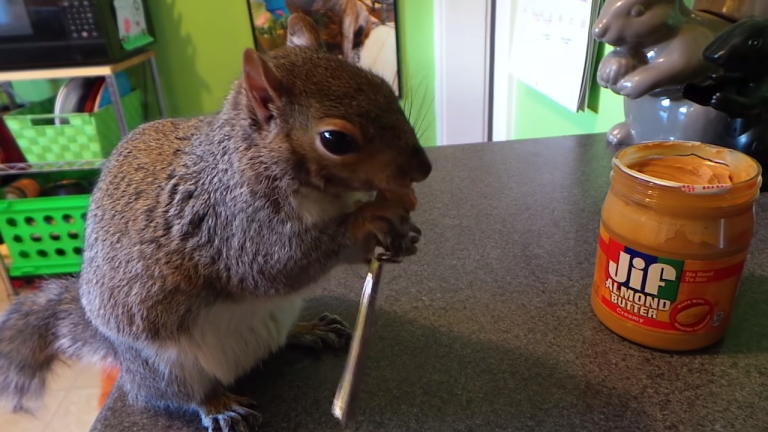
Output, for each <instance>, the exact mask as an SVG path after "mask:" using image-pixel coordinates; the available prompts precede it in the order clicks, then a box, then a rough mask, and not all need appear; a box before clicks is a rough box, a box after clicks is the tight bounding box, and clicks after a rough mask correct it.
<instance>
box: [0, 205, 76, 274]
mask: <svg viewBox="0 0 768 432" xmlns="http://www.w3.org/2000/svg"><path fill="white" fill-rule="evenodd" d="M90 198H91V197H90V195H69V196H61V197H44V198H26V199H17V200H2V201H0V234H2V236H3V239H4V240H5V244H6V245H7V247H8V252H9V253H10V256H11V265H10V267H9V269H8V273H9V274H10V275H11V276H12V277H31V276H47V275H57V274H67V273H78V272H79V271H80V267H81V266H82V263H83V257H82V255H83V243H84V239H83V235H84V233H85V214H86V211H87V210H88V203H89V201H90Z"/></svg>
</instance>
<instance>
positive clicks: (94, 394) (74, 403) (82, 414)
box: [43, 389, 100, 432]
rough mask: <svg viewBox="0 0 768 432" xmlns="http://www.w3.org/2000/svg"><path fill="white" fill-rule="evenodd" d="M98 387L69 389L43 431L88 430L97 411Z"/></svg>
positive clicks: (69, 431) (86, 431) (67, 431)
mask: <svg viewBox="0 0 768 432" xmlns="http://www.w3.org/2000/svg"><path fill="white" fill-rule="evenodd" d="M99 393H100V391H99V389H84V390H79V389H78V390H70V391H69V392H67V394H66V399H65V400H64V401H63V402H62V403H61V405H59V409H58V410H56V412H55V413H54V414H53V417H52V418H51V421H50V423H48V426H47V428H46V429H43V432H88V430H89V429H90V428H91V425H92V424H93V421H94V420H96V415H98V413H99V407H98V400H99Z"/></svg>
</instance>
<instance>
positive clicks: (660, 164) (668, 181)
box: [592, 141, 762, 351]
mask: <svg viewBox="0 0 768 432" xmlns="http://www.w3.org/2000/svg"><path fill="white" fill-rule="evenodd" d="M761 176H762V168H761V167H760V165H759V164H758V163H757V162H756V161H755V160H754V159H752V158H750V157H748V156H746V155H744V154H743V153H739V152H737V151H734V150H729V149H725V148H722V147H717V146H712V145H706V144H700V143H692V142H677V141H664V142H651V143H643V144H638V145H635V146H632V147H628V148H626V149H624V150H622V151H620V152H619V153H618V154H617V155H616V156H615V157H614V159H613V169H612V172H611V187H610V189H609V191H608V195H607V196H606V198H605V202H604V204H603V208H602V217H601V224H600V236H599V239H598V250H597V260H596V263H595V276H594V282H593V286H592V309H593V311H594V313H595V314H596V315H597V318H598V319H599V320H600V321H601V322H602V323H603V324H605V326H606V327H608V328H609V329H610V330H612V331H613V332H614V333H616V334H618V335H620V336H622V337H624V338H625V339H628V340H630V341H632V342H635V343H638V344H640V345H644V346H646V347H650V348H656V349H661V350H671V351H688V350H695V349H699V348H704V347H706V346H708V345H711V344H713V343H715V342H717V341H718V340H720V339H721V338H722V337H723V336H724V334H725V332H726V329H727V327H728V323H729V321H730V319H731V312H732V310H733V303H734V300H735V298H736V293H737V291H738V286H739V282H740V279H741V274H742V271H743V269H744V263H745V260H746V258H747V253H748V251H749V247H750V243H751V241H752V236H753V231H754V220H755V216H754V204H755V200H756V199H757V197H758V195H759V190H760V185H761V182H762V177H761Z"/></svg>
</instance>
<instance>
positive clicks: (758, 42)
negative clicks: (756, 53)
mask: <svg viewBox="0 0 768 432" xmlns="http://www.w3.org/2000/svg"><path fill="white" fill-rule="evenodd" d="M762 44H763V40H762V39H751V40H750V41H749V46H751V47H759V46H760V45H762Z"/></svg>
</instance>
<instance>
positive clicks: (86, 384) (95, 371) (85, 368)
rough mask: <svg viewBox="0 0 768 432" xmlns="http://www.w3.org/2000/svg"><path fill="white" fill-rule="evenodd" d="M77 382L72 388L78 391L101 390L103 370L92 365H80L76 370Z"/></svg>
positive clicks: (75, 381)
mask: <svg viewBox="0 0 768 432" xmlns="http://www.w3.org/2000/svg"><path fill="white" fill-rule="evenodd" d="M74 373H75V374H76V375H75V380H74V382H73V383H72V386H71V387H70V388H72V389H76V390H83V389H101V368H100V367H99V366H96V365H93V364H91V363H80V364H79V365H77V366H75V368H74Z"/></svg>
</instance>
